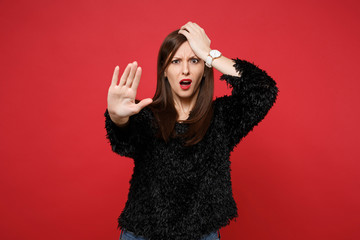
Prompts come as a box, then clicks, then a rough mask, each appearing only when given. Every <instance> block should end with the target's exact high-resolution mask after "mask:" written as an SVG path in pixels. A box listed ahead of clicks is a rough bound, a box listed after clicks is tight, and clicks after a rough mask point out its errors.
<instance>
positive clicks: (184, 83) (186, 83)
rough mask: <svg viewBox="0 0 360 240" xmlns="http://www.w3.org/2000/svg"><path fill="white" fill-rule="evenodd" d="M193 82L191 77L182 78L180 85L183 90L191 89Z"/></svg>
mask: <svg viewBox="0 0 360 240" xmlns="http://www.w3.org/2000/svg"><path fill="white" fill-rule="evenodd" d="M191 83H192V80H191V79H182V80H181V81H180V82H179V84H180V87H181V88H182V89H183V90H186V89H189V88H190V86H191Z"/></svg>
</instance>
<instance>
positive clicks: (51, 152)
mask: <svg viewBox="0 0 360 240" xmlns="http://www.w3.org/2000/svg"><path fill="white" fill-rule="evenodd" d="M359 14H360V5H359V3H358V1H355V0H354V1H348V0H342V1H325V0H322V1H311V0H304V1H296V2H295V1H287V0H273V1H265V0H257V1H238V0H237V1H235V0H233V1H231V0H223V1H188V0H183V1H177V2H174V1H164V0H162V1H156V2H155V1H115V0H113V1H98V0H97V1H64V0H62V1H21V0H17V1H10V0H2V1H0V31H1V38H0V43H1V44H0V56H1V57H0V61H1V62H0V76H1V79H0V109H1V110H0V114H1V118H0V159H1V161H0V171H1V172H0V180H1V183H0V184H1V185H0V191H1V198H0V211H1V212H0V216H1V218H0V239H31V240H32V239H37V240H39V239H53V240H56V239H59V240H60V239H61V240H63V239H87V240H91V239H94V240H95V239H118V236H119V232H118V230H117V229H116V226H117V224H116V220H117V217H118V215H119V214H120V212H121V210H122V209H123V207H124V204H125V201H126V199H127V193H128V187H129V180H130V176H131V174H132V167H133V162H132V160H131V159H127V158H122V157H119V156H118V155H116V154H114V153H113V152H112V151H111V148H110V145H109V143H108V142H107V141H106V139H105V129H104V116H103V113H104V111H105V108H106V97H107V90H108V87H109V84H110V81H111V76H112V72H113V69H114V67H115V66H116V65H119V66H120V67H121V69H123V68H124V67H125V66H126V64H127V63H128V62H130V61H134V60H137V61H138V62H139V64H140V66H142V68H143V77H142V80H141V83H140V87H139V91H138V98H145V97H152V96H153V94H154V91H155V84H156V81H155V76H156V56H157V51H158V49H159V47H160V44H161V42H162V40H163V39H164V37H165V36H166V35H167V34H168V33H169V32H170V31H172V30H174V29H177V28H179V27H180V26H181V25H183V24H185V23H186V22H187V21H190V20H191V21H193V22H196V23H198V24H199V25H200V26H202V27H203V28H204V29H205V30H206V32H207V34H208V36H209V37H210V39H211V40H212V47H213V48H216V49H219V50H221V51H222V52H223V54H224V55H225V56H227V57H239V58H243V59H247V60H249V61H252V62H255V64H257V65H259V66H260V67H261V68H263V69H265V70H266V71H267V72H268V73H269V74H270V75H271V76H272V77H273V78H274V79H275V80H276V81H277V83H278V86H279V89H280V92H279V97H278V100H277V102H276V104H275V106H274V108H272V109H271V110H270V112H269V114H268V116H267V117H266V119H265V120H264V121H263V122H262V123H261V124H260V125H259V126H258V127H256V128H255V129H254V131H253V132H251V133H250V134H249V135H248V136H247V137H246V138H245V139H244V140H243V141H242V142H241V143H240V144H239V145H238V147H237V148H236V150H235V151H234V152H233V153H232V158H231V160H232V180H233V189H234V195H235V200H236V202H237V204H238V207H239V217H238V218H237V220H236V222H235V221H233V222H232V223H231V224H230V225H229V226H227V227H225V228H223V229H222V239H224V240H227V239H229V240H230V239H242V240H252V239H256V240H257V239H259V240H260V239H261V240H265V239H276V240H288V239H330V240H333V239H341V240H344V239H360V231H359V226H360V218H359V215H360V209H359V208H360V207H359V202H360V193H359V189H360V188H359V187H360V184H359V183H360V181H359V180H360V177H359V174H358V173H359V165H360V164H359V162H358V161H359V159H360V151H359V140H358V134H359V125H358V122H359V120H360V118H359V115H360V114H359V106H358V105H359V103H360V101H359V100H360V99H359V86H360V84H359V77H358V70H359V67H358V64H359V55H360V51H359V42H360V33H359V23H360V20H359ZM216 76H217V79H216V91H215V95H216V96H222V95H224V94H229V93H230V90H229V89H227V86H226V84H225V83H223V82H220V81H219V80H218V77H219V73H217V74H216Z"/></svg>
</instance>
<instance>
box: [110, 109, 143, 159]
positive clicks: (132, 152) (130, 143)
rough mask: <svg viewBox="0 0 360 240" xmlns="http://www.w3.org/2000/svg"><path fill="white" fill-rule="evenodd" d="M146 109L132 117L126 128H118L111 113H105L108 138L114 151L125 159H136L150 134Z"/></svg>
mask: <svg viewBox="0 0 360 240" xmlns="http://www.w3.org/2000/svg"><path fill="white" fill-rule="evenodd" d="M146 115H147V114H146V113H145V109H142V110H141V111H140V112H139V113H138V114H135V115H132V116H130V118H129V121H128V123H127V124H126V125H125V126H122V127H119V126H117V125H116V124H115V123H114V122H113V121H112V120H111V118H110V115H109V111H108V109H106V111H105V114H104V116H105V129H106V133H107V134H106V138H107V139H109V141H110V144H111V148H112V150H113V151H114V152H115V153H117V154H119V155H121V156H124V157H129V158H135V157H136V156H137V154H139V151H137V149H138V148H139V147H141V146H142V145H143V144H144V143H145V141H147V138H146V133H147V132H148V130H149V129H148V124H147V123H148V121H149V118H147V116H146Z"/></svg>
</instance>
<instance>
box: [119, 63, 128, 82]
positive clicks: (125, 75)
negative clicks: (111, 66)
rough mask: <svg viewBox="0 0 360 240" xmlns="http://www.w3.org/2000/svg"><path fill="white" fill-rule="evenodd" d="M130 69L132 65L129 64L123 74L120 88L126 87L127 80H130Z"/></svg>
mask: <svg viewBox="0 0 360 240" xmlns="http://www.w3.org/2000/svg"><path fill="white" fill-rule="evenodd" d="M130 68H131V63H129V64H128V65H127V66H126V68H125V70H124V72H123V74H122V75H121V78H120V82H119V86H123V85H125V83H126V79H127V78H128V76H129V73H130Z"/></svg>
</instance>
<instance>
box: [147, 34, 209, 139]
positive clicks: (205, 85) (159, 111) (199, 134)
mask: <svg viewBox="0 0 360 240" xmlns="http://www.w3.org/2000/svg"><path fill="white" fill-rule="evenodd" d="M178 31H179V30H175V31H173V32H171V33H170V34H169V35H168V36H167V37H166V38H165V40H164V41H163V43H162V45H161V47H160V50H159V54H158V59H157V86H156V91H155V95H154V97H153V102H152V103H151V104H150V105H149V107H150V109H152V111H153V113H154V116H155V118H156V120H157V123H158V126H159V128H158V129H159V132H158V137H162V138H163V139H164V141H165V142H168V140H169V139H170V138H172V137H182V138H183V139H185V146H190V145H194V144H196V143H198V142H199V141H201V139H202V138H203V137H204V136H205V134H206V131H207V129H208V128H209V126H210V124H211V119H212V116H213V101H212V100H213V94H214V72H213V69H212V68H208V67H206V66H205V69H204V76H203V78H202V79H201V82H200V86H199V94H198V97H197V100H196V103H195V106H194V108H193V109H192V111H191V112H190V115H189V118H188V119H187V120H185V121H184V124H188V126H189V127H188V129H187V131H186V132H185V133H184V134H181V135H176V132H175V130H174V127H175V124H176V121H177V119H178V117H179V116H178V112H177V111H176V108H175V103H174V99H173V94H172V91H171V86H170V84H169V81H168V79H167V78H166V77H165V76H164V72H165V70H166V68H167V67H168V65H169V64H170V62H171V60H172V58H173V57H174V55H175V53H176V51H177V50H178V49H179V47H180V46H181V45H182V44H183V43H184V42H186V41H187V39H186V37H185V36H184V35H182V34H179V33H178Z"/></svg>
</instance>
